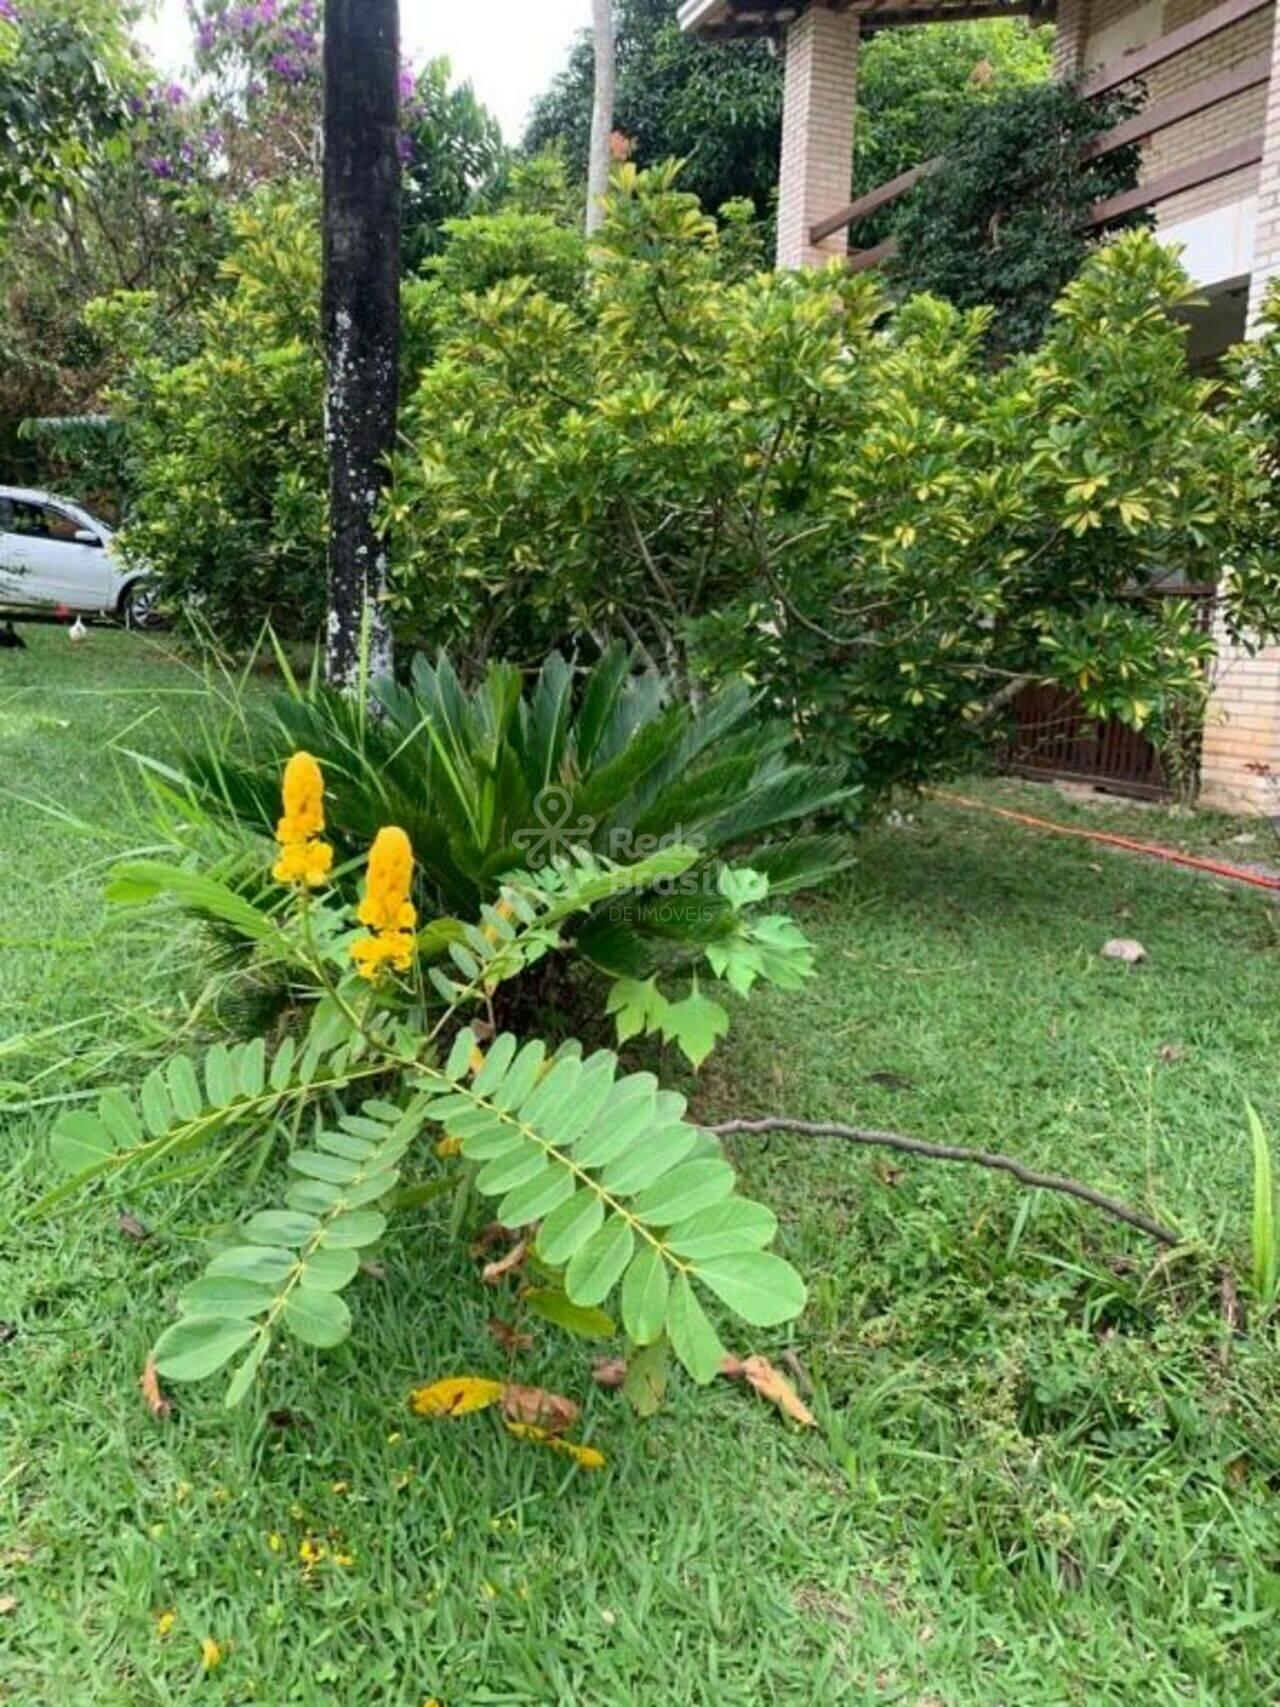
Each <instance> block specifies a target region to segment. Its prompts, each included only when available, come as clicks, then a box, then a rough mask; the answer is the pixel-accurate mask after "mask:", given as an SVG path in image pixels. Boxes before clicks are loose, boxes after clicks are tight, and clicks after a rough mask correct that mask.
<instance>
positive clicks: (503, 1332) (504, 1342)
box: [489, 1316, 533, 1351]
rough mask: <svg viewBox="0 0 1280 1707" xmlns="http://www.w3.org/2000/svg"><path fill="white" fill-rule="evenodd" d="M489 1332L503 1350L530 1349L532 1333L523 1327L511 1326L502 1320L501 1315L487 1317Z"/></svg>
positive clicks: (531, 1347) (531, 1348)
mask: <svg viewBox="0 0 1280 1707" xmlns="http://www.w3.org/2000/svg"><path fill="white" fill-rule="evenodd" d="M489 1333H490V1335H491V1336H492V1337H493V1338H494V1339H495V1340H497V1342H498V1344H499V1345H500V1346H501V1347H502V1349H503V1351H532V1350H533V1335H532V1334H528V1333H526V1332H525V1331H524V1329H523V1328H513V1327H512V1325H511V1323H510V1322H504V1321H503V1319H502V1317H501V1316H490V1317H489Z"/></svg>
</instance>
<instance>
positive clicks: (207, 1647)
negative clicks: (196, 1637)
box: [200, 1636, 225, 1671]
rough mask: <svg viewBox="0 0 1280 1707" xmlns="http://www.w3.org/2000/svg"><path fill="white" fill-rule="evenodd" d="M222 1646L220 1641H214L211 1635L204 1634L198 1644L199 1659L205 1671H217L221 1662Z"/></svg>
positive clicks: (222, 1655) (222, 1656)
mask: <svg viewBox="0 0 1280 1707" xmlns="http://www.w3.org/2000/svg"><path fill="white" fill-rule="evenodd" d="M224 1657H225V1656H224V1654H223V1648H222V1643H221V1642H215V1641H214V1639H213V1637H212V1636H206V1637H205V1638H204V1640H203V1641H202V1642H201V1644H200V1661H201V1664H202V1665H203V1666H204V1669H205V1670H206V1671H217V1669H218V1667H219V1666H220V1665H221V1664H222V1661H223V1658H224Z"/></svg>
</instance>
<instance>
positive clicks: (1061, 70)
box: [1053, 0, 1089, 83]
mask: <svg viewBox="0 0 1280 1707" xmlns="http://www.w3.org/2000/svg"><path fill="white" fill-rule="evenodd" d="M1055 24H1056V29H1055V32H1054V37H1053V75H1054V79H1055V81H1057V82H1059V83H1060V82H1062V81H1064V80H1065V79H1066V78H1068V77H1074V76H1076V75H1077V74H1078V73H1080V72H1083V71H1085V70H1087V69H1088V67H1087V66H1086V65H1085V63H1084V44H1085V38H1086V36H1087V35H1088V33H1089V0H1058V15H1057V18H1056V19H1055Z"/></svg>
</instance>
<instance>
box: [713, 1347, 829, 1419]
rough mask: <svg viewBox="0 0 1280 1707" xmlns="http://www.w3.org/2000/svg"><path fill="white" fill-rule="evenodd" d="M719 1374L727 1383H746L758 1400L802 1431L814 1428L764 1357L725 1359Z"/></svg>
mask: <svg viewBox="0 0 1280 1707" xmlns="http://www.w3.org/2000/svg"><path fill="white" fill-rule="evenodd" d="M720 1373H721V1374H722V1375H727V1376H728V1377H729V1379H730V1380H731V1381H746V1382H747V1383H748V1385H749V1386H751V1387H754V1388H755V1390H756V1392H757V1393H759V1395H760V1397H761V1398H762V1399H768V1401H769V1403H770V1404H771V1405H776V1406H777V1407H778V1409H779V1410H780V1411H781V1412H782V1414H783V1416H784V1417H790V1418H791V1420H792V1422H797V1423H799V1424H800V1425H801V1426H802V1427H804V1428H816V1427H817V1426H818V1424H817V1420H816V1418H815V1417H814V1414H813V1412H812V1411H811V1410H810V1409H809V1407H808V1405H806V1404H805V1402H804V1400H803V1399H802V1398H801V1397H800V1395H799V1393H797V1392H796V1390H795V1388H794V1387H793V1386H792V1385H791V1383H790V1381H788V1380H787V1378H786V1376H785V1375H782V1374H780V1373H779V1371H778V1370H776V1369H775V1368H774V1367H773V1365H772V1364H771V1363H770V1362H769V1359H768V1358H767V1357H741V1358H739V1357H726V1358H725V1360H724V1362H723V1363H722V1364H721V1365H720Z"/></svg>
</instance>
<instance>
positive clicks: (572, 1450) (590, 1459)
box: [507, 1420, 605, 1470]
mask: <svg viewBox="0 0 1280 1707" xmlns="http://www.w3.org/2000/svg"><path fill="white" fill-rule="evenodd" d="M507 1431H508V1433H510V1434H513V1435H515V1437H516V1439H517V1440H532V1441H534V1442H535V1443H536V1444H537V1445H538V1446H549V1447H550V1448H551V1450H552V1451H553V1452H562V1453H564V1455H565V1457H566V1458H572V1459H573V1461H574V1463H575V1464H576V1465H577V1466H578V1468H579V1469H580V1470H603V1469H604V1466H605V1456H604V1453H603V1452H598V1451H597V1450H596V1448H595V1447H594V1446H584V1445H583V1444H582V1442H581V1441H580V1440H566V1439H565V1438H564V1436H563V1435H559V1434H552V1433H551V1431H550V1430H549V1429H545V1428H539V1427H538V1425H537V1424H536V1423H525V1422H511V1421H510V1420H508V1422H507Z"/></svg>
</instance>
